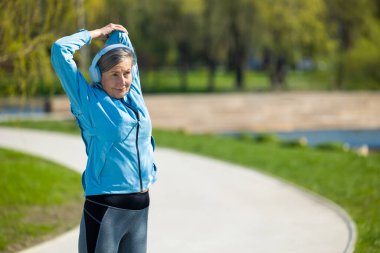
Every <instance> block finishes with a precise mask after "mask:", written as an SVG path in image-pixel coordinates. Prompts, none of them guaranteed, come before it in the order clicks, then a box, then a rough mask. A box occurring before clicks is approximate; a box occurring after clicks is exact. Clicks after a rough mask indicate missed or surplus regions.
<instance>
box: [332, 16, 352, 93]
mask: <svg viewBox="0 0 380 253" xmlns="http://www.w3.org/2000/svg"><path fill="white" fill-rule="evenodd" d="M338 36H339V49H338V50H339V52H338V54H339V55H338V62H337V66H336V73H335V74H336V76H335V88H336V89H338V90H341V89H343V87H344V81H345V77H346V67H345V64H344V55H345V54H346V53H347V51H348V50H349V49H350V48H351V47H352V34H351V32H350V25H349V24H345V23H344V22H341V23H340V24H339V30H338Z"/></svg>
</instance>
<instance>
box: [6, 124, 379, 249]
mask: <svg viewBox="0 0 380 253" xmlns="http://www.w3.org/2000/svg"><path fill="white" fill-rule="evenodd" d="M1 124H5V123H1ZM6 124H7V125H14V124H15V123H6ZM18 124H19V125H20V126H28V127H33V128H40V126H43V127H44V128H45V129H46V128H47V124H45V122H44V123H38V122H25V123H23V122H19V123H18ZM50 124H52V125H51V126H49V128H50V130H55V129H63V128H61V127H60V125H61V123H60V122H56V123H54V124H55V125H53V122H50ZM65 124H67V123H65ZM73 124H74V123H73ZM64 131H65V132H68V133H75V134H78V133H79V131H78V130H74V129H73V128H71V127H70V128H67V129H66V130H64ZM154 136H155V139H156V143H157V145H158V146H162V147H170V148H175V149H179V150H184V151H188V152H193V153H197V154H200V155H205V156H211V157H214V158H216V159H221V160H225V161H229V162H232V163H236V164H240V165H243V166H247V167H250V168H255V169H258V170H260V171H262V172H264V173H268V174H270V175H273V176H275V177H279V178H282V179H284V180H286V181H289V182H292V183H294V184H297V185H299V186H302V187H304V188H307V189H309V190H311V191H314V192H316V193H318V194H320V195H322V196H324V197H326V198H328V199H330V200H332V201H334V202H335V203H337V204H338V205H340V206H341V207H343V208H344V209H345V210H346V211H347V212H348V213H349V214H350V215H351V217H352V218H353V219H354V221H355V222H356V224H357V227H358V240H357V244H356V250H355V252H356V253H377V252H380V212H379V210H380V154H379V153H372V154H370V155H369V156H368V157H360V156H358V155H356V154H354V153H352V152H344V151H340V150H334V149H327V150H320V149H313V148H309V147H294V146H291V145H290V146H289V145H288V146H287V145H282V144H281V142H277V141H273V142H272V141H270V142H258V141H254V140H253V139H252V140H250V139H248V138H242V139H240V140H237V139H232V138H227V137H221V136H214V135H190V134H186V133H183V132H173V131H164V130H154ZM326 229H328V228H326Z"/></svg>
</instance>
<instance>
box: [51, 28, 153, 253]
mask: <svg viewBox="0 0 380 253" xmlns="http://www.w3.org/2000/svg"><path fill="white" fill-rule="evenodd" d="M127 34H128V32H127V30H126V29H125V28H124V27H123V26H122V25H117V24H109V25H107V26H105V27H102V28H100V29H96V30H92V31H87V30H83V29H82V30H80V31H79V32H78V33H75V34H73V35H71V36H67V37H63V38H61V39H59V40H57V41H56V42H55V43H54V44H53V46H52V64H53V67H54V69H55V71H56V73H57V75H58V77H59V79H60V81H61V83H62V86H63V88H64V90H65V92H66V94H67V96H68V97H69V100H70V103H71V111H72V113H73V114H74V116H75V118H76V121H77V124H78V126H79V128H80V129H81V133H82V139H83V141H84V144H85V146H86V153H87V156H88V160H87V166H86V169H85V171H84V173H83V175H82V184H83V188H84V193H85V197H86V200H85V204H84V208H83V216H82V221H81V226H80V235H79V252H80V253H91V252H96V253H142V252H146V242H147V219H148V209H149V192H148V189H149V187H150V186H151V185H152V184H153V183H154V182H155V181H156V166H155V164H154V159H153V151H154V139H153V137H152V125H151V121H150V117H149V113H148V110H147V108H146V106H145V103H144V99H143V97H142V92H141V86H140V78H139V72H138V67H137V63H136V57H135V52H134V49H133V47H132V44H131V42H130V40H129V37H128V35H127ZM98 38H107V41H106V43H105V47H103V48H102V49H101V50H100V51H99V52H98V54H97V55H96V56H95V57H94V59H93V62H92V64H91V66H90V69H89V71H90V76H91V79H92V81H93V83H92V85H89V83H88V82H87V81H86V79H85V78H84V77H83V76H82V74H81V73H80V72H79V70H78V68H77V66H76V64H75V62H74V60H73V55H74V53H75V51H77V50H79V49H80V48H81V47H82V46H84V45H85V44H90V43H91V40H92V39H98Z"/></svg>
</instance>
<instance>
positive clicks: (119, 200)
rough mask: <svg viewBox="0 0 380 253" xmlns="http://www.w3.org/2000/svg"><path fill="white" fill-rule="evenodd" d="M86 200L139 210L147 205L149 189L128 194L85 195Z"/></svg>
mask: <svg viewBox="0 0 380 253" xmlns="http://www.w3.org/2000/svg"><path fill="white" fill-rule="evenodd" d="M86 200H88V201H90V202H95V203H97V204H101V205H106V206H113V207H117V208H123V209H130V210H141V209H144V208H146V207H148V206H149V202H150V199H149V191H147V192H137V193H130V194H102V195H91V196H86Z"/></svg>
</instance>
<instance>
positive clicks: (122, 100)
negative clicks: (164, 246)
mask: <svg viewBox="0 0 380 253" xmlns="http://www.w3.org/2000/svg"><path fill="white" fill-rule="evenodd" d="M120 101H121V102H122V103H123V104H124V105H125V106H127V107H128V108H130V109H131V110H132V111H133V112H134V114H135V115H136V118H137V129H136V152H137V164H138V169H139V178H140V192H143V185H142V176H141V164H140V151H139V129H140V115H139V112H138V111H137V109H136V108H134V107H133V106H131V105H129V104H127V102H125V101H124V99H123V98H122V99H120Z"/></svg>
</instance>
